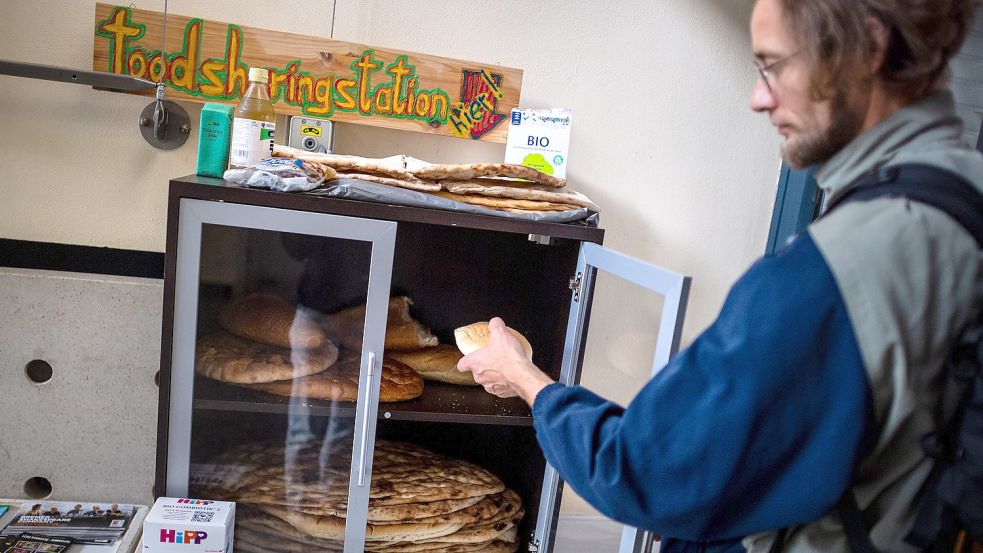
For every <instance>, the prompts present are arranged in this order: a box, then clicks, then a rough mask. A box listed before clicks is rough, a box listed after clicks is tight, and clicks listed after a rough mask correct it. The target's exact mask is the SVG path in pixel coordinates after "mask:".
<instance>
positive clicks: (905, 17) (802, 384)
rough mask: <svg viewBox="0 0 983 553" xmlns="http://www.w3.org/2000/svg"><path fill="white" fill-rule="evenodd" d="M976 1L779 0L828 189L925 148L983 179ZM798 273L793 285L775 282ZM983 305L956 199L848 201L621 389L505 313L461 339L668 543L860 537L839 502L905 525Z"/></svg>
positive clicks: (705, 545)
mask: <svg viewBox="0 0 983 553" xmlns="http://www.w3.org/2000/svg"><path fill="white" fill-rule="evenodd" d="M972 10H973V2H972V1H971V0H916V1H902V0H812V1H801V0H758V1H757V2H756V4H755V7H754V12H753V14H752V18H751V35H752V43H753V48H754V54H755V57H756V58H757V63H758V70H759V74H760V77H759V79H758V81H757V82H756V84H755V86H754V90H753V92H752V97H751V107H752V109H754V110H755V111H758V112H762V113H766V114H768V116H769V118H770V120H771V122H772V124H774V125H775V126H776V128H777V130H778V132H779V133H780V134H781V135H782V136H784V137H785V142H784V145H783V147H782V154H783V157H784V158H785V160H786V161H787V162H788V163H789V164H790V165H792V166H793V167H796V168H802V167H806V166H810V165H814V164H822V167H821V168H820V169H819V171H818V173H817V180H818V182H819V185H820V186H821V187H822V188H823V189H824V190H825V192H826V198H827V200H834V199H835V198H837V197H839V196H841V195H842V194H843V193H844V191H845V190H848V189H849V188H850V187H851V185H852V184H853V183H854V182H855V181H856V179H857V178H858V177H860V176H861V175H864V174H866V173H868V172H870V171H872V170H874V169H876V168H881V167H886V166H892V165H897V164H902V163H923V164H928V165H932V166H935V167H939V168H943V169H947V170H949V171H953V172H955V173H957V174H960V175H962V176H963V177H964V178H965V179H967V180H968V181H970V182H971V183H972V184H973V185H974V186H975V187H976V188H979V189H983V157H981V156H980V154H979V153H978V152H976V151H975V150H973V149H971V148H970V147H969V146H968V145H964V144H963V143H962V142H961V141H960V136H961V132H962V128H961V124H960V122H959V120H958V118H957V117H956V116H955V114H954V101H953V98H952V95H951V93H950V92H948V91H947V90H945V79H946V67H947V63H948V60H949V58H950V57H951V56H952V55H953V54H954V53H955V52H956V51H958V49H959V47H960V45H961V43H962V41H963V39H964V38H965V35H966V32H967V27H968V26H969V22H970V19H971V15H972ZM779 291H780V292H781V293H776V292H779ZM981 305H983V256H981V255H980V252H979V250H978V249H977V245H976V242H975V241H974V239H973V238H972V237H971V236H970V234H969V233H968V232H967V231H966V230H964V229H963V228H962V227H961V226H960V225H959V224H958V223H956V222H955V221H954V220H953V219H951V218H950V217H949V216H947V215H946V214H945V213H943V212H941V211H939V210H937V209H934V208H931V207H928V206H926V205H923V204H918V203H914V202H909V201H906V200H904V199H897V198H891V199H884V198H882V199H876V200H872V201H867V202H853V203H849V204H845V205H843V206H842V207H840V208H838V209H837V210H836V211H834V212H831V213H830V214H829V216H827V217H824V218H822V219H821V220H819V221H817V222H816V223H814V224H813V225H811V226H810V228H809V229H808V232H806V233H803V235H801V236H800V237H798V238H797V239H796V240H795V241H794V242H793V243H792V244H791V245H789V246H788V247H787V248H786V249H785V250H784V251H783V252H781V253H780V254H778V255H776V256H774V257H770V258H765V259H762V260H759V261H758V262H757V263H755V264H754V265H753V266H752V267H751V268H750V269H749V270H748V272H747V273H746V274H745V275H743V276H742V277H741V278H740V279H739V280H738V282H737V283H736V284H735V285H734V287H733V289H732V290H731V291H730V293H729V295H728V297H727V300H726V301H725V303H724V306H723V307H722V310H721V312H720V315H719V317H718V319H717V320H716V321H715V322H714V323H713V324H712V325H711V326H710V327H709V328H708V329H707V330H706V331H705V332H704V333H703V334H702V335H700V336H699V337H697V339H696V340H695V341H694V342H693V343H692V344H691V345H690V346H689V347H688V348H687V349H685V350H684V351H682V352H680V353H679V355H677V356H676V357H675V358H674V359H673V360H672V361H671V362H670V363H669V364H668V365H667V366H666V367H665V368H664V369H663V370H662V371H660V372H659V373H658V374H657V375H656V376H655V377H654V378H653V379H652V380H651V381H650V382H648V383H647V384H646V386H645V387H644V388H643V389H642V391H641V392H640V393H639V394H638V396H636V398H635V399H634V400H633V401H632V402H631V403H630V404H629V405H628V406H627V408H622V407H620V406H618V405H615V404H613V403H611V402H608V401H605V400H604V399H603V398H600V397H598V396H596V395H595V394H593V393H591V392H589V391H587V390H585V389H583V388H581V387H579V386H573V387H565V386H562V385H560V384H557V383H554V382H553V380H552V379H551V378H550V377H549V376H547V375H546V374H544V373H543V372H541V371H540V370H539V369H537V368H536V367H535V366H534V365H533V364H532V363H531V362H529V361H527V360H526V359H525V357H524V355H523V354H522V350H521V348H520V346H519V345H518V343H517V342H516V341H515V340H514V339H513V338H512V337H511V335H510V334H509V333H507V332H506V331H504V323H503V322H502V321H501V320H500V319H494V320H493V321H492V325H491V328H492V337H491V341H490V343H489V345H488V347H486V348H484V349H482V350H479V351H477V352H474V353H472V354H471V355H468V356H466V357H465V358H464V359H462V360H461V362H460V363H459V365H458V367H459V369H461V370H471V371H472V372H473V373H474V377H475V379H476V380H477V381H478V382H479V383H480V384H482V385H484V386H485V388H486V389H487V390H488V391H490V392H492V393H495V394H498V395H501V396H510V395H518V396H521V397H522V398H523V399H524V400H525V401H526V402H527V403H529V405H530V406H531V407H532V409H533V417H534V424H535V427H536V432H537V438H538V440H539V442H540V445H541V447H542V449H543V452H544V454H545V456H546V458H547V459H548V460H549V461H550V463H551V464H553V466H555V467H556V468H557V470H558V471H559V473H560V475H561V476H562V477H563V478H564V479H565V480H566V481H567V482H568V483H569V484H570V485H571V486H572V487H573V488H574V489H575V490H576V491H577V492H578V493H579V494H580V495H581V496H582V497H584V498H585V499H586V500H587V501H588V502H590V503H591V504H593V505H594V506H595V507H597V508H598V509H599V510H600V511H601V512H603V513H604V514H606V515H608V516H610V517H612V518H614V519H616V520H620V521H623V522H626V523H628V524H631V525H634V526H637V527H640V528H644V529H648V530H651V531H653V532H656V533H659V534H662V535H663V536H666V538H665V539H664V540H663V544H662V551H663V552H664V553H670V552H678V551H714V552H717V551H727V552H730V551H751V552H764V551H769V550H770V548H771V547H772V546H773V544H774V543H775V542H776V541H777V540H776V537H777V536H778V535H779V534H778V533H777V532H776V530H777V529H781V528H788V530H787V533H786V536H787V537H786V539H785V541H784V543H783V544H782V551H787V552H796V553H801V552H818V551H848V546H847V543H846V540H845V536H844V532H843V529H842V524H841V522H840V519H839V517H838V516H837V515H835V514H833V512H832V511H833V508H834V506H835V505H836V503H837V501H838V500H839V499H840V498H841V496H843V494H844V492H846V491H847V490H850V489H852V491H853V492H854V494H855V496H856V498H857V501H858V504H859V506H860V509H861V510H862V512H863V518H864V520H865V522H866V523H867V525H868V527H869V529H870V537H871V540H872V541H873V544H874V545H875V546H876V547H877V548H878V549H879V550H881V551H892V552H893V551H914V549H913V548H911V547H910V546H908V545H907V544H905V543H904V541H903V538H904V536H905V534H906V532H907V531H908V529H909V528H910V526H911V523H912V519H913V509H914V505H915V503H916V499H917V497H918V496H919V491H920V490H921V489H923V486H924V484H925V481H926V478H927V475H928V473H929V471H930V470H931V467H932V463H931V461H930V460H929V459H927V458H926V457H925V455H924V454H923V453H922V451H921V449H920V447H919V438H920V437H921V436H922V435H924V434H925V433H927V432H929V431H931V430H933V429H935V427H936V423H935V417H934V413H935V409H936V408H937V407H938V403H939V396H940V381H941V366H942V361H943V360H944V359H945V356H946V354H947V352H948V350H949V349H950V347H951V345H952V344H953V341H954V340H955V339H956V338H957V337H958V336H959V334H960V332H961V330H962V329H963V328H965V327H966V326H967V325H968V324H969V323H970V321H971V319H972V318H973V317H974V316H975V315H976V313H977V312H978V311H979V308H980V306H981Z"/></svg>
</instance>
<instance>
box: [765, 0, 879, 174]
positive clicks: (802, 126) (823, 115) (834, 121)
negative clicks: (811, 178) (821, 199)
mask: <svg viewBox="0 0 983 553" xmlns="http://www.w3.org/2000/svg"><path fill="white" fill-rule="evenodd" d="M782 15H783V14H782V7H781V5H780V4H779V1H778V0H759V1H758V2H757V3H756V4H755V7H754V13H753V14H752V15H751V43H752V47H753V49H754V56H755V59H756V60H757V62H758V64H759V65H760V66H761V67H764V68H766V69H765V73H766V74H767V77H768V82H767V83H766V82H764V80H763V79H761V78H760V77H759V78H758V80H757V81H756V82H755V84H754V89H753V90H752V92H751V109H753V110H754V111H757V112H759V113H762V112H764V113H767V114H768V117H769V119H771V123H772V124H773V125H775V127H776V128H777V129H778V133H779V134H781V135H782V136H784V137H785V143H784V144H783V145H782V157H783V158H784V159H785V161H786V162H787V163H788V164H789V165H790V166H792V167H793V168H795V169H802V168H805V167H808V166H810V165H815V164H817V163H823V162H825V161H826V160H828V159H829V158H830V157H832V156H833V155H835V154H836V152H838V151H840V150H841V149H842V148H843V147H844V146H846V145H847V144H848V143H849V142H850V141H851V140H853V139H854V138H855V137H856V136H857V135H858V134H859V133H860V130H861V128H862V126H863V119H864V117H863V116H864V113H863V109H862V107H861V105H862V104H861V103H860V102H859V101H858V100H859V97H858V94H857V91H856V90H849V89H846V88H842V89H841V88H838V89H837V90H836V91H835V93H834V94H833V95H832V96H831V97H830V98H827V99H823V100H816V99H814V98H813V96H812V76H813V75H812V71H811V69H810V67H809V64H808V63H807V61H806V58H805V56H803V55H800V52H801V50H800V46H799V43H798V41H796V40H795V39H794V38H793V37H792V36H791V35H790V34H789V28H788V24H787V23H786V22H785V20H784V18H783V16H782ZM776 62H778V63H776ZM772 64H774V65H772ZM769 66H771V67H770V68H769ZM857 86H859V85H855V86H854V88H856V87H857Z"/></svg>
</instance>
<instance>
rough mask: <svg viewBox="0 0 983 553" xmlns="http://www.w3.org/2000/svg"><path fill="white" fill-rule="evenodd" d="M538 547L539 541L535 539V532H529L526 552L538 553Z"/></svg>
mask: <svg viewBox="0 0 983 553" xmlns="http://www.w3.org/2000/svg"><path fill="white" fill-rule="evenodd" d="M540 545H541V544H540V543H539V540H537V539H536V532H530V533H529V547H527V548H526V551H529V553H539V546H540Z"/></svg>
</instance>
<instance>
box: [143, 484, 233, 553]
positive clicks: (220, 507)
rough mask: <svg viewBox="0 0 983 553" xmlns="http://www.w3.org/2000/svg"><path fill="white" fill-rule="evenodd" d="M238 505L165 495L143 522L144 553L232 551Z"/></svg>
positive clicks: (213, 552)
mask: <svg viewBox="0 0 983 553" xmlns="http://www.w3.org/2000/svg"><path fill="white" fill-rule="evenodd" d="M235 512H236V504H235V503H230V502H228V501H211V500H206V499H184V498H173V497H161V498H158V499H157V501H156V502H154V506H153V508H151V509H150V513H149V514H147V518H146V520H144V521H143V553H164V552H168V551H184V552H186V553H232V532H233V527H234V526H235Z"/></svg>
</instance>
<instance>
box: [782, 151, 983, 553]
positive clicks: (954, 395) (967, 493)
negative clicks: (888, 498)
mask: <svg viewBox="0 0 983 553" xmlns="http://www.w3.org/2000/svg"><path fill="white" fill-rule="evenodd" d="M883 197H902V198H907V199H908V200H911V201H914V202H919V203H923V204H927V205H930V206H932V207H935V208H937V209H940V210H942V211H944V212H945V213H946V214H948V215H949V216H950V217H952V218H953V219H955V220H956V222H958V223H959V224H960V225H962V226H963V227H964V228H965V229H966V230H967V231H969V232H970V234H972V235H973V237H974V238H975V239H976V245H977V247H980V248H983V194H981V193H980V192H979V191H978V190H976V188H974V187H973V186H972V185H971V184H970V183H969V182H967V181H966V180H965V179H964V178H963V177H962V176H960V175H957V174H955V173H953V172H950V171H947V170H944V169H941V168H938V167H934V166H930V165H921V164H906V165H898V166H894V167H888V168H883V169H878V170H876V171H873V172H871V173H868V174H866V175H864V176H863V177H861V178H860V179H858V180H857V181H856V183H854V185H853V186H852V187H851V188H850V190H848V191H847V192H846V193H845V194H844V195H843V196H841V197H839V198H837V199H836V200H835V201H834V202H832V203H831V204H830V205H829V207H828V208H827V210H826V214H828V213H830V212H832V211H833V210H834V209H836V208H837V207H839V206H841V205H843V204H845V203H849V202H854V201H867V200H872V199H874V198H883ZM945 379H946V380H945V385H944V389H943V397H942V418H941V421H942V424H941V426H940V429H939V431H937V432H932V433H930V434H927V435H926V436H923V438H922V441H921V446H922V449H923V450H924V451H925V454H926V455H927V456H929V457H931V458H933V459H935V466H934V468H933V470H932V473H931V475H930V477H929V479H928V481H927V484H926V486H925V493H924V496H923V497H922V498H921V499H920V501H919V503H918V505H917V509H918V511H917V513H918V514H917V516H916V518H915V522H914V524H913V525H912V528H911V530H910V532H909V534H908V535H907V536H906V537H905V541H906V542H908V543H909V544H911V545H913V546H915V547H918V548H919V549H920V550H921V551H923V552H925V553H942V552H945V553H964V552H965V553H969V552H970V551H972V552H974V553H975V552H976V551H983V313H980V314H979V316H978V317H977V319H976V324H974V325H971V327H970V328H969V329H968V330H967V331H966V332H965V333H964V334H963V335H962V336H961V337H960V339H959V340H958V342H957V344H956V346H955V347H954V348H953V350H952V351H951V352H950V353H949V355H948V357H947V360H946V367H945ZM836 511H837V513H838V514H839V516H840V519H841V520H842V522H843V529H844V532H845V533H846V536H847V541H848V542H849V544H850V551H851V552H852V553H874V552H876V549H874V546H873V544H872V543H871V541H870V532H869V529H868V528H867V526H866V523H865V521H864V518H863V514H862V513H861V511H860V507H859V506H858V505H857V499H856V497H855V496H854V494H853V489H852V488H850V489H847V491H846V492H845V493H844V494H843V496H842V497H841V498H840V500H839V502H838V503H837V506H836ZM787 532H788V529H787V528H784V529H782V530H780V531H779V534H778V537H777V538H776V539H775V543H774V544H773V546H772V548H771V551H772V553H777V552H778V551H780V550H781V548H782V546H783V544H784V541H785V537H786V535H787ZM977 548H979V549H977Z"/></svg>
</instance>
